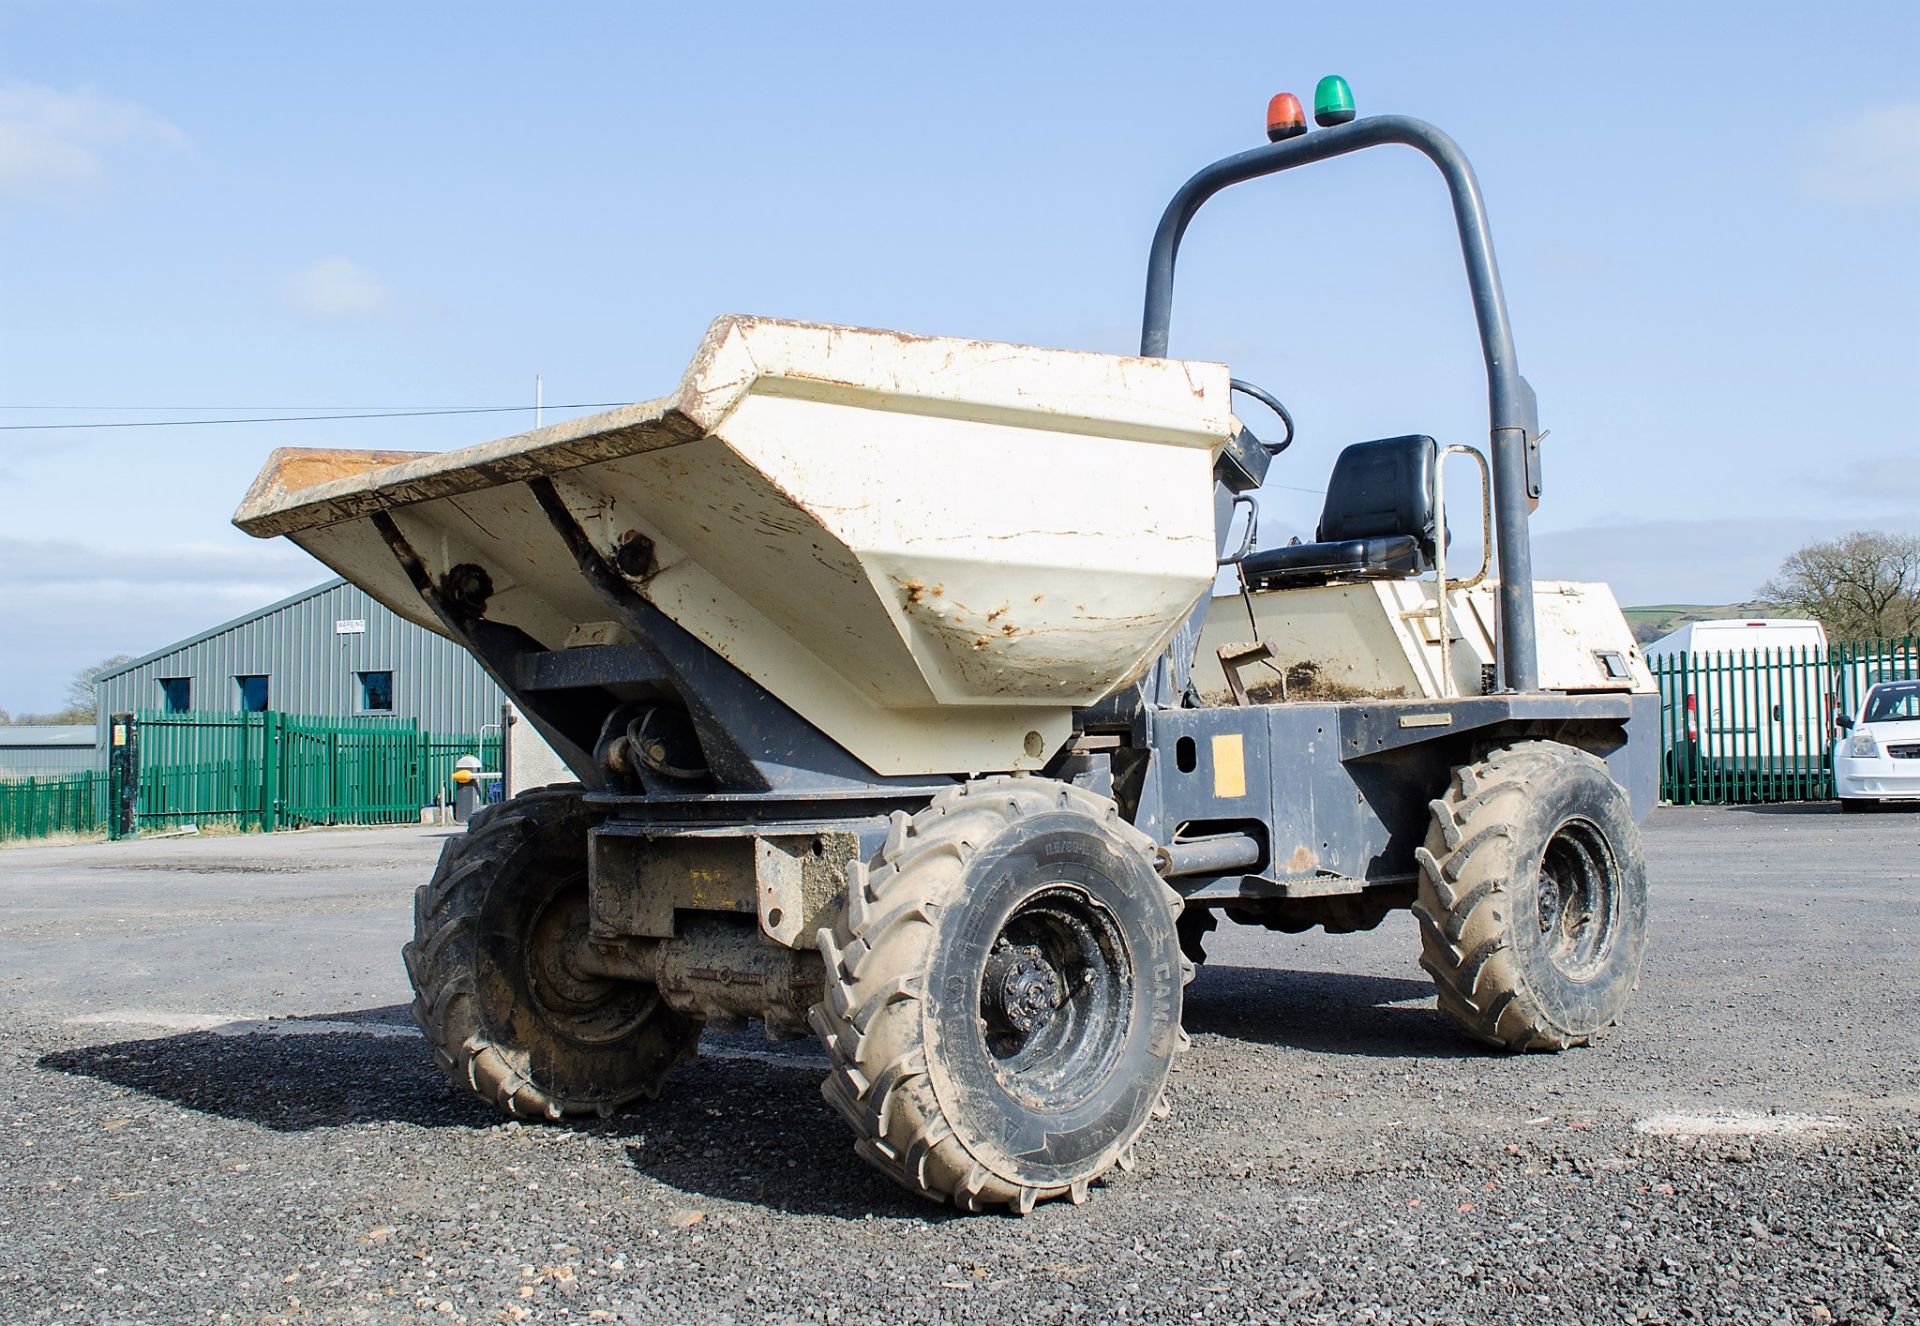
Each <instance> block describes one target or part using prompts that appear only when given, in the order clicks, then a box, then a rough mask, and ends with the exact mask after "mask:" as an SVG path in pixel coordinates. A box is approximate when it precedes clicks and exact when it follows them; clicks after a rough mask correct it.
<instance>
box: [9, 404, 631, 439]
mask: <svg viewBox="0 0 1920 1326" xmlns="http://www.w3.org/2000/svg"><path fill="white" fill-rule="evenodd" d="M631 403H632V402H630V401H583V402H581V403H580V404H577V405H548V406H545V407H543V408H545V409H548V410H608V409H612V408H614V407H615V406H619V405H628V404H631ZM21 408H53V407H21V406H0V410H6V409H21ZM157 408H162V409H166V408H173V407H167V406H161V407H157ZM283 408H285V407H283ZM534 409H535V407H534V406H531V405H472V406H465V407H463V408H460V409H447V410H368V411H358V412H350V413H341V414H259V415H249V416H246V417H244V418H231V419H119V420H91V421H89V422H87V423H82V424H0V432H7V433H24V432H33V433H45V432H63V431H68V430H72V429H82V428H200V427H204V426H207V425H210V424H302V423H312V422H317V421H320V420H326V419H424V418H428V417H430V416H434V415H448V414H532V413H533V412H534Z"/></svg>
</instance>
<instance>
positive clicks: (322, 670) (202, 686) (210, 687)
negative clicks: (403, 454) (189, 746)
mask: <svg viewBox="0 0 1920 1326" xmlns="http://www.w3.org/2000/svg"><path fill="white" fill-rule="evenodd" d="M94 693H95V695H96V696H97V697H98V700H99V732H100V745H101V746H102V748H104V747H105V744H106V743H105V733H106V726H107V722H108V720H109V718H110V716H111V715H113V714H116V713H133V712H152V711H158V712H163V713H236V712H239V713H246V712H266V711H269V710H271V711H273V712H276V713H284V714H301V715H305V716H308V717H315V718H375V717H379V718H397V719H403V720H405V719H411V720H413V721H415V722H417V723H418V724H419V726H420V727H421V728H422V729H423V730H426V731H433V732H479V731H481V730H482V729H484V728H488V727H491V726H493V725H495V724H498V723H499V722H500V706H501V703H502V701H503V700H504V699H505V697H504V696H503V695H502V694H501V692H500V688H499V687H498V686H496V685H495V684H494V683H493V680H492V678H490V677H488V676H487V674H486V673H485V672H483V671H482V670H481V668H480V665H479V664H478V663H476V662H474V660H473V656H472V655H470V654H468V653H467V652H466V650H464V649H462V648H460V647H459V646H458V645H456V644H454V643H453V642H452V641H450V640H447V639H445V638H444V637H442V636H438V635H435V634H434V633H433V632H431V631H429V630H426V629H425V628H424V627H421V626H417V625H415V624H414V623H412V622H410V621H407V620H405V619H404V618H402V617H398V616H396V615H394V614H393V613H392V612H390V611H388V610H387V609H386V608H383V607H381V606H380V604H378V603H376V602H374V600H373V599H371V598H369V597H368V596H367V594H366V592H365V591H364V590H361V589H358V588H356V587H355V586H353V585H350V584H348V583H347V582H346V581H344V580H340V579H334V580H329V581H327V582H326V583H325V584H321V585H315V586H314V587H313V588H312V589H308V590H302V591H301V592H300V593H298V594H294V595H292V596H290V597H288V598H284V599H281V600H280V601H279V602H278V603H270V604H268V605H267V606H266V607H264V608H259V609H256V610H255V611H253V612H250V613H247V614H246V615H245V616H241V617H236V618H234V619H233V620H232V621H230V622H223V623H221V624H220V625H218V626H215V627H211V628H209V629H207V630H205V631H202V632H200V633H199V634H198V635H192V636H188V637H187V638H186V639H184V640H181V641H178V642H176V643H174V644H171V645H168V646H166V647H165V648H164V649H157V650H155V651H153V652H152V653H150V654H147V655H145V656H143V657H141V658H137V659H135V660H133V662H131V663H127V664H123V665H122V666H120V667H118V668H115V669H114V670H113V671H111V672H106V673H102V674H101V675H100V676H99V677H98V678H97V679H96V681H95V683H94Z"/></svg>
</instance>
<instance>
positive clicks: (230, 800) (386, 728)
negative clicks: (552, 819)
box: [137, 712, 500, 831]
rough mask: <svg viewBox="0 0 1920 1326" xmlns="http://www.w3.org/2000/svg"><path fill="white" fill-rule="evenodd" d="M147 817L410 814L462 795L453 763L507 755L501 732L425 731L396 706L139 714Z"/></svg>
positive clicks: (255, 822)
mask: <svg viewBox="0 0 1920 1326" xmlns="http://www.w3.org/2000/svg"><path fill="white" fill-rule="evenodd" d="M137 717H138V721H139V729H140V766H141V767H140V797H139V813H138V819H139V823H140V826H141V827H142V828H161V827H171V826H173V825H176V824H183V823H203V824H204V823H228V824H238V825H244V826H247V827H254V828H260V829H264V830H268V831H271V830H274V829H282V828H305V827H307V826H309V825H315V824H410V823H413V822H415V821H417V820H418V819H419V817H420V810H421V808H422V807H423V806H430V805H433V804H434V803H435V802H436V801H444V802H447V803H449V804H450V803H451V802H452V800H453V789H454V784H453V766H454V762H455V761H456V760H458V759H459V758H460V757H461V756H462V755H477V756H479V757H480V761H481V764H482V765H483V767H486V768H492V769H497V768H499V766H500V741H499V737H498V736H497V735H494V736H487V737H481V736H476V735H460V734H453V733H433V732H423V731H421V730H420V728H419V726H418V724H416V723H413V722H409V721H404V720H400V719H392V718H307V717H301V716H299V715H294V714H278V713H263V714H240V713H234V714H169V713H158V712H147V713H142V714H139V715H138V716H137Z"/></svg>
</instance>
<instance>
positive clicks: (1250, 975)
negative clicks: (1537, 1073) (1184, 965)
mask: <svg viewBox="0 0 1920 1326" xmlns="http://www.w3.org/2000/svg"><path fill="white" fill-rule="evenodd" d="M1414 1000H1419V1001H1421V1004H1422V1006H1421V1007H1418V1008H1407V1007H1400V1006H1399V1005H1405V1004H1408V1003H1410V1002H1412V1001H1414ZM1185 1023H1186V1028H1187V1030H1188V1031H1190V1032H1194V1033H1197V1034H1201V1035H1208V1034H1211V1035H1216V1036H1231V1037H1233V1038H1234V1039H1235V1040H1243V1041H1253V1042H1257V1043H1259V1044H1262V1045H1285V1046H1291V1047H1292V1048H1294V1049H1297V1050H1312V1051H1315V1052H1316V1053H1320V1054H1353V1055H1362V1056H1366V1057H1370V1058H1377V1059H1462V1058H1468V1057H1477V1056H1478V1055H1480V1054H1481V1053H1483V1051H1482V1050H1481V1049H1480V1048H1479V1047H1478V1046H1477V1045H1475V1044H1474V1043H1473V1042H1472V1041H1469V1040H1468V1039H1467V1038H1466V1037H1465V1036H1464V1035H1463V1034H1462V1033H1461V1032H1460V1030H1459V1029H1458V1028H1457V1027H1455V1026H1454V1024H1453V1023H1452V1021H1450V1020H1449V1019H1448V1018H1447V1017H1446V1016H1445V1015H1444V1014H1442V1013H1441V1012H1440V1010H1439V1009H1437V1008H1435V1007H1434V1006H1433V983H1432V982H1431V981H1425V980H1419V981H1414V980H1403V979H1401V978H1400V977H1397V976H1352V975H1347V974H1345V973H1342V972H1325V971H1276V970H1273V969H1272V968H1267V967H1224V966H1217V965H1215V964H1214V963H1207V964H1205V965H1204V966H1202V967H1201V968H1200V973H1199V975H1198V976H1197V977H1195V979H1194V982H1193V984H1192V985H1190V986H1188V987H1187V1010H1186V1018H1185Z"/></svg>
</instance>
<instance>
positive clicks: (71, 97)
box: [0, 83, 187, 207]
mask: <svg viewBox="0 0 1920 1326" xmlns="http://www.w3.org/2000/svg"><path fill="white" fill-rule="evenodd" d="M186 142H187V137H186V135H185V134H183V133H181V132H180V130H179V129H178V128H176V127H174V126H173V125H171V124H169V123H168V122H167V121H165V120H163V119H161V118H160V117H159V116H157V115H155V114H154V113H153V112H152V111H150V110H147V109H146V108H145V107H142V106H136V105H134V104H133V103H132V102H126V101H115V100H114V99H113V98H111V97H104V96H101V95H100V94H99V93H97V92H90V91H86V90H84V89H83V90H81V91H78V92H61V91H59V90H57V89H54V88H49V87H41V86H39V85H37V84H33V83H6V84H0V207H14V206H25V205H33V204H53V205H56V206H72V205H74V204H77V203H82V202H85V201H87V200H88V199H90V198H92V197H94V196H96V195H97V194H99V193H100V192H101V190H102V189H103V188H104V187H105V185H106V182H107V178H108V174H109V166H110V164H111V161H112V159H113V158H114V157H115V156H116V155H121V154H131V153H137V152H140V151H142V150H147V149H152V148H155V147H160V148H179V147H184V146H185V145H186Z"/></svg>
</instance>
